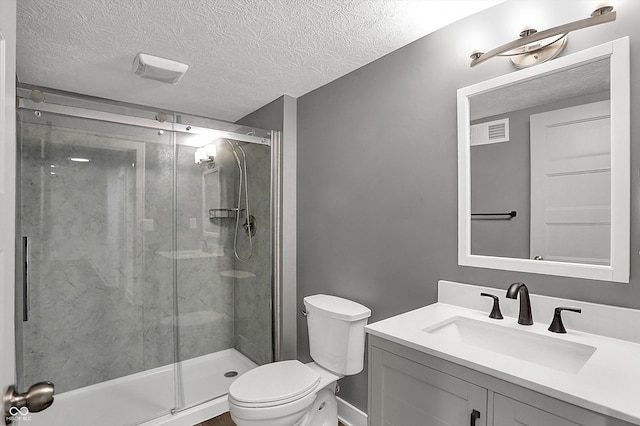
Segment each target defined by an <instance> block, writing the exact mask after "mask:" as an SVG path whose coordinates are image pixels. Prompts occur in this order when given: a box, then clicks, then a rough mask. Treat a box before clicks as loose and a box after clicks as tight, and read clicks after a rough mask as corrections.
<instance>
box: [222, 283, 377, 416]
mask: <svg viewBox="0 0 640 426" xmlns="http://www.w3.org/2000/svg"><path fill="white" fill-rule="evenodd" d="M304 306H305V310H306V316H307V326H308V328H309V350H310V352H311V358H313V360H314V361H315V362H311V363H309V364H303V363H301V362H300V361H295V360H294V361H280V362H274V363H272V364H266V365H262V366H260V367H257V368H254V369H253V370H250V371H248V372H247V373H245V374H243V375H242V376H240V377H239V378H238V379H237V380H236V381H234V382H233V383H232V384H231V387H230V388H229V411H230V412H231V418H232V419H233V421H234V422H235V423H236V424H237V425H238V426H257V425H260V426H336V425H337V424H338V410H337V403H336V395H335V390H336V382H337V380H338V379H340V378H341V377H344V376H345V375H352V374H358V373H359V372H361V371H362V369H363V366H364V336H365V333H364V326H365V325H366V324H367V319H368V318H369V317H370V316H371V310H370V309H369V308H366V307H365V306H362V305H361V304H359V303H356V302H352V301H350V300H347V299H342V298H340V297H335V296H328V295H325V294H316V295H314V296H308V297H305V298H304Z"/></svg>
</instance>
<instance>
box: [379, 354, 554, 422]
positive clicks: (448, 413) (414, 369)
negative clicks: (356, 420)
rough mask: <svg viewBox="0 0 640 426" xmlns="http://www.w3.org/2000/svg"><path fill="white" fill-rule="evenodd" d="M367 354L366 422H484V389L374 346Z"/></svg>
mask: <svg viewBox="0 0 640 426" xmlns="http://www.w3.org/2000/svg"><path fill="white" fill-rule="evenodd" d="M370 355H371V357H370V359H369V363H370V364H369V372H370V376H369V377H370V382H369V383H370V390H369V392H370V393H369V395H370V401H369V426H390V425H393V426H416V425H428V426H448V425H455V426H460V425H464V426H466V425H474V426H486V424H487V415H486V408H487V390H486V389H484V388H481V387H479V386H476V385H473V384H471V383H468V382H465V381H464V380H460V379H458V378H455V377H453V376H450V375H448V374H445V373H442V372H440V371H437V370H434V369H432V368H429V367H426V366H424V365H422V364H418V363H416V362H413V361H410V360H408V359H406V358H403V357H400V356H397V355H395V354H392V353H390V352H386V351H383V350H381V349H379V348H376V347H372V348H371V352H370ZM478 415H479V417H478V418H476V417H477V416H478ZM472 418H473V419H475V420H472ZM547 426H548V425H547Z"/></svg>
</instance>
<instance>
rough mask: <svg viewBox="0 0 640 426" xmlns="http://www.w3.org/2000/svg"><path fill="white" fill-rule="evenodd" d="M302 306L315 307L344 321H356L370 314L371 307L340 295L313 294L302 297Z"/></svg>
mask: <svg viewBox="0 0 640 426" xmlns="http://www.w3.org/2000/svg"><path fill="white" fill-rule="evenodd" d="M304 306H305V307H306V308H307V310H309V308H315V309H317V310H319V311H322V312H324V313H325V314H326V315H328V316H330V317H332V318H337V319H341V320H346V321H357V320H361V319H363V318H369V317H370V316H371V309H369V308H367V307H366V306H363V305H361V304H359V303H356V302H354V301H352V300H348V299H343V298H342V297H337V296H330V295H328V294H314V295H313V296H307V297H305V298H304Z"/></svg>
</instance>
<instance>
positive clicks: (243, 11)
mask: <svg viewBox="0 0 640 426" xmlns="http://www.w3.org/2000/svg"><path fill="white" fill-rule="evenodd" d="M496 3H500V1H499V0H488V1H484V0H468V1H462V0H442V1H436V0H199V1H197V0H20V1H18V64H17V66H18V79H19V81H21V82H23V83H28V84H35V85H40V86H45V87H51V88H56V89H61V90H66V91H71V92H76V93H83V94H88V95H93V96H98V97H104V98H109V99H115V100H119V101H125V102H132V103H136V104H142V105H149V106H155V107H159V108H164V109H172V110H176V111H180V112H185V113H191V114H196V115H202V116H206V117H212V118H219V119H223V120H229V121H235V120H237V119H239V118H241V117H243V116H244V115H246V114H248V113H250V112H252V111H254V110H256V109H257V108H259V107H261V106H263V105H265V104H266V103H268V102H270V101H272V100H274V99H276V98H278V97H279V96H281V95H283V94H287V95H290V96H293V97H298V96H301V95H303V94H305V93H307V92H309V91H311V90H313V89H316V88H318V87H320V86H322V85H324V84H326V83H328V82H330V81H332V80H334V79H336V78H338V77H340V76H342V75H344V74H346V73H348V72H351V71H353V70H355V69H357V68H359V67H361V66H363V65H365V64H367V63H369V62H371V61H374V60H375V59H377V58H379V57H381V56H383V55H385V54H387V53H389V52H391V51H393V50H396V49H398V48H400V47H402V46H404V45H406V44H408V43H410V42H412V41H414V40H416V39H418V38H420V37H422V36H424V35H426V34H428V33H430V32H432V31H434V30H436V29H438V28H441V27H443V26H445V25H447V24H449V23H451V22H453V21H455V20H458V19H460V18H462V17H464V16H467V15H470V14H473V13H476V12H478V11H479V10H482V9H485V8H487V7H490V6H492V5H494V4H496ZM139 52H143V53H148V54H152V55H156V56H161V57H166V58H169V59H173V60H176V61H179V62H184V63H186V64H188V65H189V71H188V72H187V74H186V75H185V76H184V78H183V79H182V80H181V81H180V82H179V83H178V84H177V85H175V86H174V85H168V84H165V83H159V82H156V81H151V80H145V79H141V78H139V77H137V76H135V75H134V74H133V73H132V71H131V68H132V63H133V59H134V57H135V56H136V54H138V53H139Z"/></svg>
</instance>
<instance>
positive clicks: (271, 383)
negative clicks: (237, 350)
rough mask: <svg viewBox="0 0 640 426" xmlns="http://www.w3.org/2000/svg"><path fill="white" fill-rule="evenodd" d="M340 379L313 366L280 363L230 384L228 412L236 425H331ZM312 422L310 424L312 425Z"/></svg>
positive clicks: (249, 373) (257, 369) (264, 367)
mask: <svg viewBox="0 0 640 426" xmlns="http://www.w3.org/2000/svg"><path fill="white" fill-rule="evenodd" d="M339 378H340V376H338V375H336V374H333V373H331V372H329V371H326V370H324V369H323V368H322V367H320V366H318V365H317V364H316V363H313V362H312V363H309V364H306V365H305V364H303V363H301V362H300V361H297V360H293V361H281V362H276V363H272V364H267V365H263V366H261V367H258V368H255V369H253V370H251V371H249V372H247V373H245V374H243V375H242V376H240V377H239V378H238V379H237V380H236V381H234V382H233V383H232V384H231V387H230V388H229V411H230V412H231V417H232V419H233V421H234V422H235V423H236V424H237V425H238V426H256V425H263V426H292V425H309V426H311V425H313V426H316V425H317V426H320V425H322V426H325V425H327V426H328V425H335V421H334V422H333V423H330V422H323V419H324V418H325V417H327V416H328V417H329V418H331V414H332V412H333V413H334V416H333V418H334V419H337V408H336V407H337V403H336V399H335V388H336V381H337V380H338V379H339ZM312 421H313V422H312Z"/></svg>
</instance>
